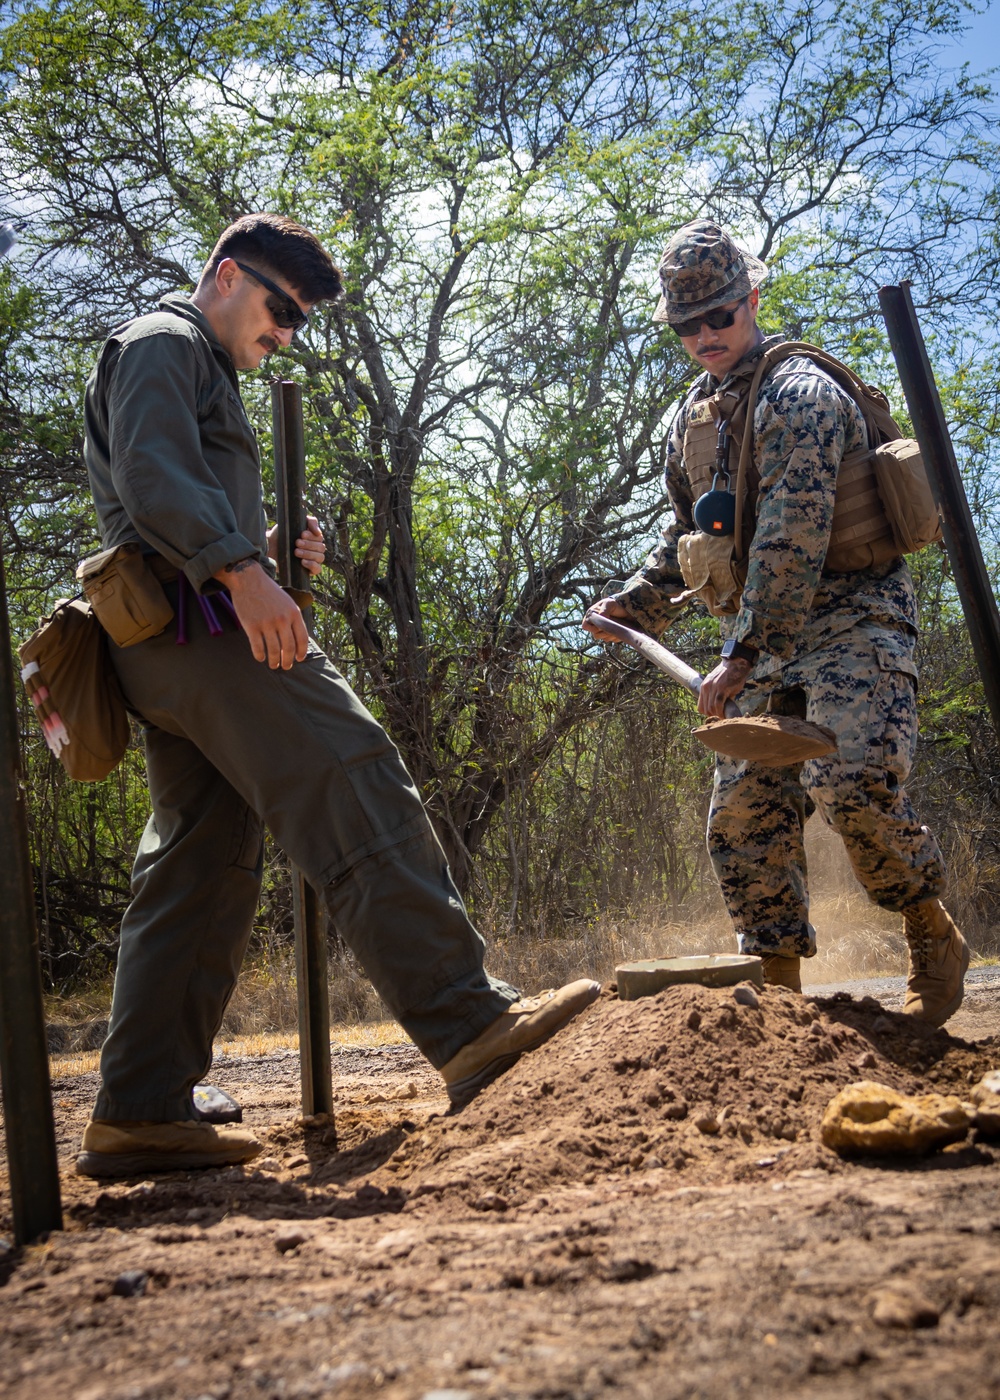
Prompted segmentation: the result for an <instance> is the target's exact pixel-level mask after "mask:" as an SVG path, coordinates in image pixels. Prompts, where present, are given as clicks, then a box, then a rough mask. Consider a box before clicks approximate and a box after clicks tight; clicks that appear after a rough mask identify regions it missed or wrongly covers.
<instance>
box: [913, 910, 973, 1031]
mask: <svg viewBox="0 0 1000 1400" xmlns="http://www.w3.org/2000/svg"><path fill="white" fill-rule="evenodd" d="M903 932H904V933H905V935H906V941H907V943H908V944H909V945H910V971H909V975H908V976H907V979H906V1000H905V1002H904V1003H903V1011H904V1013H905V1014H906V1015H907V1016H916V1017H918V1018H919V1019H920V1020H921V1021H928V1022H930V1024H931V1025H932V1026H943V1025H944V1023H945V1021H947V1019H948V1017H949V1016H953V1015H954V1014H955V1012H956V1011H957V1010H958V1008H959V1007H960V1006H961V1005H962V997H963V995H964V991H965V989H964V986H963V980H964V978H965V973H966V970H967V968H968V966H969V957H970V954H969V945H968V943H966V941H965V939H964V938H963V937H962V935H961V934H960V933H959V931H958V928H957V927H956V925H955V921H954V919H952V917H951V915H950V914H949V913H948V911H947V909H946V908H945V907H944V905H943V904H942V903H941V901H940V900H939V899H925V900H922V901H921V903H920V904H913V905H911V906H910V908H909V909H906V910H904V924H903Z"/></svg>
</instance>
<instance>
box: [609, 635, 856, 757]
mask: <svg viewBox="0 0 1000 1400" xmlns="http://www.w3.org/2000/svg"><path fill="white" fill-rule="evenodd" d="M593 621H594V622H595V623H597V624H598V626H599V627H600V628H601V629H602V630H603V631H605V632H610V633H611V634H612V635H613V636H615V637H617V638H618V640H619V641H622V642H627V643H628V644H629V646H631V647H635V649H636V651H637V652H639V654H640V655H641V656H644V657H645V658H646V660H647V661H651V662H652V663H653V665H654V666H655V667H656V668H657V670H659V671H662V672H663V673H664V675H667V676H670V678H671V679H672V680H675V681H677V682H678V684H680V685H682V686H683V687H684V689H685V690H689V691H690V692H691V694H692V695H693V696H694V697H695V699H697V698H698V694H699V692H700V691H701V684H702V678H701V676H699V674H698V672H697V671H696V670H694V668H693V667H691V666H689V665H688V664H687V662H686V661H682V660H681V659H680V657H679V656H675V655H674V654H673V652H672V651H667V648H666V647H665V646H662V645H661V644H660V643H659V642H655V641H654V640H653V638H652V637H647V636H646V635H645V633H644V632H636V631H635V629H634V628H632V627H628V626H626V625H625V623H624V622H619V621H617V620H616V619H615V618H613V617H605V616H604V615H603V613H600V614H595V615H594V618H593ZM691 732H692V733H693V734H694V737H695V738H696V739H700V740H701V742H702V743H703V744H704V745H705V746H706V747H707V748H710V749H714V750H715V752H716V753H721V754H724V755H725V756H726V757H727V758H738V759H742V760H744V761H746V762H749V763H763V764H766V765H768V766H769V767H772V768H784V767H786V766H788V765H791V764H793V763H803V762H805V760H806V759H807V758H822V757H823V756H824V755H826V754H830V753H834V752H835V751H836V748H837V741H836V738H835V737H834V734H833V731H832V730H830V729H827V728H826V726H825V725H822V724H810V723H809V722H808V721H807V720H804V719H796V717H795V716H794V715H773V714H762V715H744V714H742V713H741V712H740V708H739V706H738V705H737V704H736V701H735V700H727V701H726V714H725V718H724V719H710V720H706V722H705V723H704V724H702V725H699V727H698V728H697V729H694V730H692V731H691Z"/></svg>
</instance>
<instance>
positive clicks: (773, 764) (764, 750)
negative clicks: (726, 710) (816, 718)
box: [692, 714, 837, 768]
mask: <svg viewBox="0 0 1000 1400" xmlns="http://www.w3.org/2000/svg"><path fill="white" fill-rule="evenodd" d="M692 733H693V734H694V736H695V738H696V739H700V740H701V742H702V743H703V744H704V745H705V746H706V747H707V748H710V749H714V750H715V752H716V753H721V754H723V755H725V757H726V758H739V759H743V760H745V761H746V762H749V763H763V764H764V765H765V766H767V767H770V768H785V767H788V766H790V765H791V764H793V763H804V762H805V761H806V759H807V758H823V757H825V756H826V755H827V754H831V753H836V751H837V737H836V735H835V734H834V732H833V730H832V729H827V727H826V725H825V724H811V723H810V722H809V721H808V720H804V719H797V718H796V717H795V716H794V715H771V714H765V715H744V716H741V717H740V718H739V719H710V720H708V721H707V723H705V724H702V725H700V726H699V727H698V728H697V729H694V730H692Z"/></svg>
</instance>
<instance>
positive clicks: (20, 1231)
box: [0, 547, 63, 1244]
mask: <svg viewBox="0 0 1000 1400" xmlns="http://www.w3.org/2000/svg"><path fill="white" fill-rule="evenodd" d="M14 684H15V681H14V666H13V662H12V658H11V650H10V621H9V618H8V613H7V588H6V584H5V582H4V570H3V552H2V547H0V1082H2V1084H3V1103H4V1119H5V1123H6V1129H7V1161H8V1164H9V1166H10V1194H11V1205H12V1209H13V1215H14V1238H15V1239H16V1241H17V1243H18V1244H27V1243H28V1242H29V1241H30V1240H33V1239H37V1237H38V1236H39V1235H41V1234H42V1233H44V1232H45V1231H46V1230H61V1229H62V1224H63V1221H62V1202H61V1200H60V1196H59V1167H58V1162H57V1158H56V1133H55V1124H54V1122H53V1120H52V1086H51V1084H50V1082H49V1056H48V1048H47V1046H46V1043H45V1018H44V1016H43V1013H42V976H41V969H40V966H39V959H38V932H37V929H36V927H35V909H34V901H33V898H32V884H31V862H30V860H29V856H28V824H27V819H26V815H25V809H24V791H23V788H22V783H21V755H20V747H19V744H18V734H17V699H16V695H15V690H14Z"/></svg>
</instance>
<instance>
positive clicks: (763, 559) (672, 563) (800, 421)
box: [612, 336, 917, 676]
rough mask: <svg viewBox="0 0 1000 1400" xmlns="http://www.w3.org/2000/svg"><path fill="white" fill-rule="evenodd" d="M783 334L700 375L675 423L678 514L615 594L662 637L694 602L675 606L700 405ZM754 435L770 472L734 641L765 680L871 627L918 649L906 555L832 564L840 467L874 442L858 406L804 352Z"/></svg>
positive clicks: (671, 454) (669, 485)
mask: <svg viewBox="0 0 1000 1400" xmlns="http://www.w3.org/2000/svg"><path fill="white" fill-rule="evenodd" d="M782 339H783V337H781V336H771V337H769V338H767V339H766V340H764V341H763V342H762V343H761V344H760V345H757V346H755V347H754V348H753V350H752V351H751V352H750V354H749V355H747V356H746V357H745V358H744V359H743V360H742V361H741V362H740V363H739V364H738V365H737V366H736V367H735V368H734V369H733V370H732V371H731V372H730V374H729V375H727V376H726V378H725V379H723V380H721V381H719V380H716V379H715V378H714V377H713V376H711V375H709V374H703V375H701V376H700V378H699V379H697V380H696V381H695V383H694V385H693V386H692V388H691V390H690V392H689V393H688V395H687V397H686V398H685V399H684V401H683V402H682V404H681V406H680V408H679V409H678V411H677V414H676V415H675V417H674V420H673V422H672V424H671V426H670V429H669V435H668V438H667V445H666V471H665V485H666V489H667V494H668V496H669V498H670V504H671V506H672V507H673V518H672V519H670V520H668V521H667V523H666V524H665V526H664V528H663V532H662V536H661V540H660V543H659V544H658V545H657V546H656V547H655V548H654V549H653V550H652V552H651V553H650V554H649V555H648V556H647V558H646V559H645V561H644V562H643V564H642V565H641V567H640V568H639V569H638V570H637V571H636V573H635V574H634V575H633V576H632V577H631V578H630V579H629V580H628V582H627V583H626V584H625V585H624V586H623V588H622V589H621V590H620V591H619V592H617V593H615V594H613V595H612V596H613V597H614V598H615V599H616V600H617V601H618V602H619V603H621V604H622V606H623V607H625V608H626V609H627V610H628V612H629V613H630V615H631V616H632V617H633V618H634V619H635V621H636V622H637V623H638V624H639V626H641V627H643V628H644V629H645V630H646V631H648V632H650V633H652V634H653V635H654V636H658V635H659V634H660V633H661V632H662V631H663V630H664V629H665V628H666V627H667V626H669V624H670V623H671V622H672V621H673V620H674V618H675V617H676V616H677V615H678V614H679V613H680V612H681V611H682V609H683V607H684V606H685V605H684V604H681V605H680V606H677V605H674V604H672V603H671V599H672V598H674V597H676V596H678V595H679V594H680V593H681V592H682V591H683V589H684V581H683V579H682V577H681V571H680V568H679V565H678V562H677V541H678V539H679V538H680V536H682V535H684V534H687V533H689V532H690V531H692V530H694V529H695V528H696V526H695V523H694V518H693V514H692V510H693V506H694V502H693V500H692V493H691V488H690V484H689V482H688V479H687V475H686V472H685V469H684V457H683V446H684V433H685V429H686V426H687V418H688V413H689V411H690V406H691V405H692V404H693V403H695V402H696V401H697V400H699V399H702V398H707V397H709V396H710V395H711V394H713V393H715V392H716V390H717V389H719V388H720V387H725V386H726V385H727V384H728V383H729V382H730V381H731V380H736V379H738V378H740V377H743V376H749V374H752V372H753V365H754V362H755V361H756V360H757V358H758V357H759V356H760V355H761V354H762V353H763V351H764V350H765V349H767V348H769V347H770V346H772V345H777V344H779V343H780V342H781V340H782ZM753 431H754V460H755V462H756V465H757V468H758V470H759V472H760V495H759V498H758V505H757V526H756V530H755V533H754V537H753V541H752V543H751V545H750V552H749V559H748V569H747V581H746V585H745V587H744V589H743V596H742V599H741V605H740V609H739V612H738V613H736V614H735V616H733V617H731V618H723V619H722V621H721V627H722V632H723V635H724V636H726V637H735V638H736V639H737V640H738V641H741V642H746V643H747V645H748V646H754V647H756V648H757V649H758V650H759V651H760V653H761V656H760V659H759V661H758V662H757V665H756V667H755V674H756V675H758V676H764V675H768V674H769V673H771V672H772V671H776V670H778V669H780V668H781V667H782V666H783V665H785V664H786V663H788V662H789V661H792V660H794V659H796V658H798V657H799V656H803V655H805V654H806V653H808V652H811V651H814V650H816V648H818V647H821V646H824V645H825V644H826V643H827V642H828V641H829V640H830V639H831V638H833V637H835V636H837V635H838V634H839V633H841V632H844V631H846V630H847V629H849V628H851V627H854V626H855V625H856V624H858V623H860V622H863V621H869V622H870V623H872V624H873V625H875V626H877V627H879V628H882V629H885V630H886V631H889V632H897V633H900V634H901V636H900V641H901V644H902V645H903V646H905V648H906V649H907V650H909V649H910V647H912V638H913V636H914V635H915V632H916V626H917V609H916V599H915V597H914V592H913V582H912V579H911V577H910V571H909V568H908V567H907V565H906V562H905V560H903V559H897V560H893V561H891V562H890V563H888V564H884V565H882V566H880V567H878V568H873V569H866V570H863V571H860V572H857V573H849V574H827V573H824V569H823V562H824V559H825V557H826V550H827V545H828V542H829V538H830V524H831V521H832V519H833V506H834V497H835V494H836V486H837V469H838V467H839V465H840V460H841V458H842V457H843V456H844V454H845V453H847V452H853V451H858V450H861V449H863V448H864V447H865V446H866V445H867V444H866V440H865V426H864V420H863V419H862V416H861V412H860V410H859V409H858V406H857V404H856V403H855V402H854V400H853V399H852V398H851V397H850V395H849V394H847V393H845V392H844V390H843V389H841V388H840V387H839V385H837V384H836V383H835V382H834V381H833V380H832V379H831V378H830V376H829V375H828V374H826V373H825V372H824V371H823V370H822V369H820V368H819V367H818V366H817V365H816V364H814V363H813V361H812V360H809V359H806V358H805V357H793V358H791V359H788V360H786V361H784V362H783V363H782V364H780V365H778V366H777V368H776V369H775V371H774V373H773V374H772V375H771V376H770V377H769V378H768V379H767V380H765V381H764V383H763V384H762V385H761V389H760V394H759V397H758V400H757V407H756V412H755V414H754V423H753Z"/></svg>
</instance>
